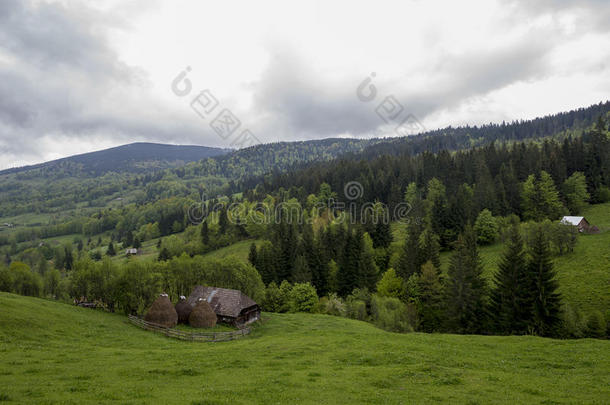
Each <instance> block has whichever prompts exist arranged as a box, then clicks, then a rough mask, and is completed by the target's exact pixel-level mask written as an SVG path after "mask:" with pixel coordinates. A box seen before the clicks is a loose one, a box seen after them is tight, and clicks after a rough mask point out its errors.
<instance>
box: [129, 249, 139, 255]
mask: <svg viewBox="0 0 610 405" xmlns="http://www.w3.org/2000/svg"><path fill="white" fill-rule="evenodd" d="M139 253H140V251H139V250H138V249H136V248H129V249H127V250H125V255H126V256H131V255H137V254H139Z"/></svg>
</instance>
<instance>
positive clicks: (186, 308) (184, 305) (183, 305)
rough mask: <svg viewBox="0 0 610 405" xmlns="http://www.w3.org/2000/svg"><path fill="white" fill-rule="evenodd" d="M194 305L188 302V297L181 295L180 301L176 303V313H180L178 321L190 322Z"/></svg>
mask: <svg viewBox="0 0 610 405" xmlns="http://www.w3.org/2000/svg"><path fill="white" fill-rule="evenodd" d="M192 310H193V307H192V306H190V305H189V303H188V302H186V297H185V296H184V295H181V296H180V301H178V303H176V313H178V322H180V323H188V321H189V315H190V314H191V311H192Z"/></svg>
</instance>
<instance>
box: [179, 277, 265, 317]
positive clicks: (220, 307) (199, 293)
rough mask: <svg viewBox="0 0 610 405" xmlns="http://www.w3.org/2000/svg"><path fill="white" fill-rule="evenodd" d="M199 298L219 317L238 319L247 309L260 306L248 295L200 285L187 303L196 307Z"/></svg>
mask: <svg viewBox="0 0 610 405" xmlns="http://www.w3.org/2000/svg"><path fill="white" fill-rule="evenodd" d="M199 298H203V299H204V300H206V301H207V302H208V304H210V307H212V309H213V310H214V312H215V313H216V314H217V315H220V316H230V317H233V318H237V317H238V316H239V313H240V312H241V311H242V310H243V309H246V308H250V307H252V306H255V305H258V304H257V303H256V302H254V300H253V299H252V298H250V297H248V296H247V295H246V294H244V293H242V292H241V291H238V290H231V289H228V288H217V287H204V286H202V285H198V286H196V287H195V288H194V289H193V292H192V293H191V295H189V297H188V299H187V300H186V302H187V303H188V304H189V305H191V306H192V307H195V305H197V301H198V300H199Z"/></svg>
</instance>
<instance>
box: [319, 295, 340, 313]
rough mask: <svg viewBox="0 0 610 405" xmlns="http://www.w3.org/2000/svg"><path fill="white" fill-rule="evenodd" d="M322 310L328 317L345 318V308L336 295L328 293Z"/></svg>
mask: <svg viewBox="0 0 610 405" xmlns="http://www.w3.org/2000/svg"><path fill="white" fill-rule="evenodd" d="M320 301H322V300H320ZM322 310H323V311H324V313H326V314H328V315H335V316H345V313H346V306H345V303H344V302H343V300H342V299H341V298H340V297H339V296H338V295H337V294H335V293H330V294H329V295H328V297H327V298H326V300H325V305H324V308H322Z"/></svg>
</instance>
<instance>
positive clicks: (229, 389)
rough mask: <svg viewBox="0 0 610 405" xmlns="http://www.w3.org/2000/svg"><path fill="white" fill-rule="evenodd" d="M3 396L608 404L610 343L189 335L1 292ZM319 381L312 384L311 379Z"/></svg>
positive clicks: (292, 322)
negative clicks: (185, 338)
mask: <svg viewBox="0 0 610 405" xmlns="http://www.w3.org/2000/svg"><path fill="white" fill-rule="evenodd" d="M0 307H1V308H3V310H2V312H0V325H1V326H2V327H1V328H0V352H1V355H0V358H1V359H2V360H1V361H0V398H3V399H4V400H7V399H8V400H11V401H15V402H20V403H38V404H47V403H62V404H70V403H79V404H80V403H108V402H118V403H126V404H143V403H183V404H223V403H227V404H228V403H231V404H240V403H294V402H299V403H316V404H317V403H380V404H381V403H383V404H386V403H389V404H393V403H396V404H397V403H424V402H432V401H439V402H440V401H442V402H450V403H486V404H487V403H515V402H518V403H575V402H584V403H603V402H605V401H607V399H608V398H609V397H610V388H609V386H608V385H607V382H608V381H607V376H608V373H610V356H609V353H610V342H608V341H599V340H598V341H596V340H590V339H586V340H573V341H559V340H551V339H542V338H536V337H487V336H457V335H438V334H433V335H426V334H418V333H413V334H406V335H400V334H393V333H388V332H384V331H381V330H379V329H376V328H375V327H373V326H372V325H370V324H367V323H364V322H358V321H353V320H349V319H345V318H337V317H332V316H326V315H308V314H270V315H266V318H267V321H266V323H264V324H263V325H261V326H259V327H258V328H256V330H255V331H254V332H253V334H252V335H250V336H249V337H247V338H245V339H242V340H238V341H233V342H226V343H190V342H181V341H176V340H171V339H169V338H166V337H164V336H161V335H157V334H153V333H152V332H147V331H143V330H140V329H138V328H136V327H134V326H132V325H130V324H128V323H127V322H126V319H125V317H124V316H121V315H117V314H108V313H104V312H100V311H94V310H90V309H84V308H76V307H72V306H69V305H66V304H60V303H55V302H51V301H45V300H41V299H36V298H27V297H20V296H16V295H12V294H6V293H0ZM314 387H315V389H312V388H314Z"/></svg>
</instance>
